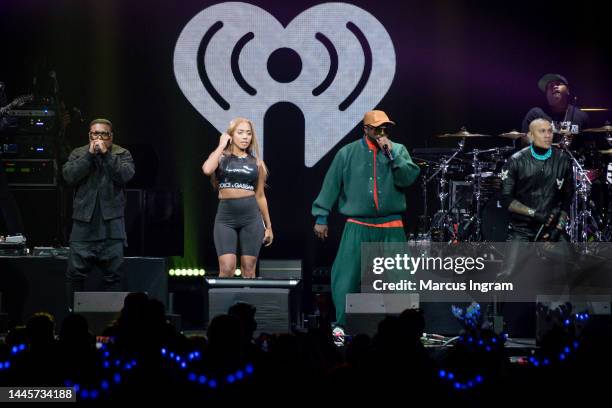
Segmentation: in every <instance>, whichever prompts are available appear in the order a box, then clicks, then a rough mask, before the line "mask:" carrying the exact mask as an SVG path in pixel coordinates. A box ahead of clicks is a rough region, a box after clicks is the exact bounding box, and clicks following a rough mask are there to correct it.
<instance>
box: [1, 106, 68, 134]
mask: <svg viewBox="0 0 612 408" xmlns="http://www.w3.org/2000/svg"><path fill="white" fill-rule="evenodd" d="M7 116H8V117H9V118H10V117H12V118H14V120H13V122H12V123H9V125H8V129H9V130H12V131H13V132H16V133H48V132H50V131H52V130H53V129H55V125H56V115H55V111H54V110H52V109H45V108H41V109H15V110H10V111H8V112H7Z"/></svg>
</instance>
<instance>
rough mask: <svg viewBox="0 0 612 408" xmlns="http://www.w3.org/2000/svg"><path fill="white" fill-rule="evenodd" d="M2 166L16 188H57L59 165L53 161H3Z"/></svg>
mask: <svg viewBox="0 0 612 408" xmlns="http://www.w3.org/2000/svg"><path fill="white" fill-rule="evenodd" d="M0 165H2V167H4V172H5V173H6V177H7V179H8V184H9V186H14V187H55V186H57V163H56V161H55V160H52V159H2V160H0Z"/></svg>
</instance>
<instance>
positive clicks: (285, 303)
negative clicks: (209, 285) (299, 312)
mask: <svg viewBox="0 0 612 408" xmlns="http://www.w3.org/2000/svg"><path fill="white" fill-rule="evenodd" d="M290 292H291V291H290V290H289V289H276V288H248V287H247V288H219V289H210V290H209V291H208V300H209V305H208V311H209V313H208V323H209V324H210V322H211V320H212V319H213V318H214V317H215V316H218V315H220V314H226V313H227V311H228V309H229V308H230V307H231V306H233V305H234V304H236V303H237V302H245V303H249V304H251V305H253V306H255V307H256V308H257V311H256V313H255V320H256V321H257V330H256V331H255V334H256V335H258V334H259V333H288V332H290V331H291V326H292V318H291V299H290Z"/></svg>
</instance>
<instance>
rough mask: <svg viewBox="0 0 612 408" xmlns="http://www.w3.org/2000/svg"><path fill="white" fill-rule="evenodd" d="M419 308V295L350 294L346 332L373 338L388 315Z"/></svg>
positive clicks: (347, 297) (347, 304)
mask: <svg viewBox="0 0 612 408" xmlns="http://www.w3.org/2000/svg"><path fill="white" fill-rule="evenodd" d="M418 308H419V295H418V294H417V293H404V294H401V293H393V294H391V293H390V294H383V293H348V294H347V295H346V327H345V329H346V332H347V333H349V334H368V335H370V336H373V335H374V334H375V333H376V331H377V330H378V323H380V321H381V320H383V319H384V318H385V316H388V315H399V314H400V313H402V312H403V311H404V310H406V309H418Z"/></svg>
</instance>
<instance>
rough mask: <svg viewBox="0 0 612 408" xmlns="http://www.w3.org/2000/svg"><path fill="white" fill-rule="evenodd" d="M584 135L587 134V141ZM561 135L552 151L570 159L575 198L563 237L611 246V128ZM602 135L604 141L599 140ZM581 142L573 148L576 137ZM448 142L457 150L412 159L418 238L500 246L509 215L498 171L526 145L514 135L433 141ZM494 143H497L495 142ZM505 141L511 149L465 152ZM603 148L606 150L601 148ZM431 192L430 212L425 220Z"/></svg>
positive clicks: (462, 133)
mask: <svg viewBox="0 0 612 408" xmlns="http://www.w3.org/2000/svg"><path fill="white" fill-rule="evenodd" d="M584 135H590V137H589V138H588V140H587V138H586V137H585V136H584ZM572 136H573V138H571V139H570V138H569V136H568V135H567V134H565V133H564V134H562V135H561V137H560V143H555V148H559V149H563V150H564V151H565V152H566V153H567V154H568V155H569V157H570V159H571V162H572V167H573V171H574V175H575V177H574V183H575V185H574V187H575V194H574V197H573V201H572V205H571V213H570V222H569V223H568V226H567V233H568V234H569V236H570V238H571V241H572V242H593V241H599V242H601V241H605V242H610V241H612V126H611V125H609V124H607V123H606V125H605V126H602V127H599V128H591V129H584V130H582V132H581V133H580V134H577V135H572ZM602 136H603V137H602ZM581 137H582V138H584V142H583V143H579V144H580V147H579V148H574V149H572V143H573V141H575V140H576V138H581ZM436 138H437V139H439V140H452V141H455V142H456V148H417V149H413V151H412V156H413V159H414V160H415V162H416V163H417V164H418V165H419V167H421V185H422V192H423V215H422V216H421V217H420V218H421V231H424V232H425V233H424V234H422V235H421V236H422V238H424V239H431V240H432V241H437V242H464V241H468V242H474V241H488V242H502V241H505V240H506V235H507V226H508V222H509V220H510V218H509V214H508V212H507V210H506V209H505V208H503V207H502V205H501V184H502V179H501V170H502V168H503V166H504V164H505V163H506V161H507V160H508V159H509V157H510V155H511V154H513V153H514V152H516V151H518V150H519V149H520V148H522V146H526V145H527V144H528V138H527V135H526V134H525V133H521V132H517V131H516V130H513V131H510V132H506V133H501V134H498V135H497V136H496V137H495V136H492V135H486V134H480V133H471V132H469V131H467V130H466V129H465V128H461V130H459V131H458V132H455V133H445V134H442V135H438V136H436ZM495 138H497V139H495ZM483 140H487V141H493V142H494V143H493V144H500V145H501V144H503V143H501V142H502V141H504V140H505V141H506V142H510V143H511V144H510V145H506V146H500V147H493V148H487V149H471V150H466V149H465V147H466V142H468V143H470V145H471V144H472V142H474V141H476V142H480V141H483ZM498 141H499V143H497V142H498ZM604 147H605V148H604ZM432 188H434V189H435V190H436V199H435V201H437V203H436V205H435V207H437V208H436V209H435V212H433V211H431V213H433V214H432V215H430V208H429V207H430V202H431V201H432V198H431V197H429V195H428V190H431V189H432Z"/></svg>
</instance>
